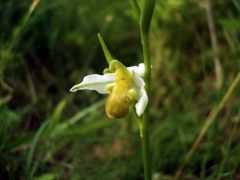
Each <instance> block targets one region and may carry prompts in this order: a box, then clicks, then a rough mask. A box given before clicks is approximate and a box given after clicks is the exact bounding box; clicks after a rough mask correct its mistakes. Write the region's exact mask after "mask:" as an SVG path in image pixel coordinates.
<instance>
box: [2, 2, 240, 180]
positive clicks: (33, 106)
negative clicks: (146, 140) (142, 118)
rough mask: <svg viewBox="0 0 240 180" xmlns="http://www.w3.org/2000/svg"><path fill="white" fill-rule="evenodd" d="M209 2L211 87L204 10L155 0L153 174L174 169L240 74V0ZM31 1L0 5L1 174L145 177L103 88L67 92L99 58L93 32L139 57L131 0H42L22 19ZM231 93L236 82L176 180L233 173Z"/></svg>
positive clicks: (129, 134)
mask: <svg viewBox="0 0 240 180" xmlns="http://www.w3.org/2000/svg"><path fill="white" fill-rule="evenodd" d="M212 3H213V4H212V11H213V12H212V13H213V17H214V22H215V25H216V32H215V33H216V37H217V39H218V46H219V49H220V54H219V57H220V63H221V67H222V71H223V83H222V86H221V88H220V89H217V88H216V86H215V81H216V75H215V67H214V61H213V58H214V54H213V50H212V47H211V41H210V34H209V30H208V25H207V19H206V12H205V11H204V9H203V8H202V7H201V6H200V5H199V4H196V3H193V2H189V1H184V0H179V1H178V3H175V1H170V0H168V1H160V0H159V1H158V2H157V7H156V11H155V14H154V19H153V23H152V29H151V36H150V41H151V54H152V56H153V62H152V66H153V69H152V71H153V73H152V78H153V81H152V86H153V88H152V92H151V93H152V97H153V99H152V105H151V109H150V114H151V121H150V132H151V136H150V142H151V151H152V161H151V163H152V165H153V177H154V178H155V179H173V178H174V176H175V174H176V172H177V171H178V170H179V168H180V167H182V166H183V163H184V162H185V161H184V159H185V158H186V156H187V154H188V153H189V152H191V147H192V145H193V144H194V142H196V139H197V137H198V136H199V134H200V133H201V132H203V131H204V129H203V127H204V125H205V123H206V122H208V121H207V118H208V117H209V115H210V114H211V111H212V109H215V108H214V107H218V105H219V104H220V103H221V101H222V100H223V98H224V96H226V92H227V90H228V89H229V87H230V86H231V83H232V82H233V81H234V79H235V78H236V77H237V74H239V71H240V60H239V55H240V53H239V52H240V51H239V46H238V44H239V42H238V41H239V33H240V31H239V30H240V28H239V27H240V26H239V23H238V21H239V17H240V13H239V4H240V2H239V1H237V0H232V1H218V2H215V1H214V2H213V1H212ZM31 4H32V1H30V0H25V1H22V2H21V3H19V2H18V1H16V0H11V1H5V2H1V3H0V5H1V6H0V29H1V33H0V80H1V81H0V122H1V126H0V151H1V153H0V179H24V177H25V179H27V178H29V179H143V167H142V157H141V144H140V141H139V132H138V127H137V124H136V122H135V121H134V118H132V116H133V115H131V114H129V116H128V117H127V118H125V119H121V120H110V119H108V118H107V117H106V115H105V112H104V100H103V99H102V98H103V97H102V96H100V95H98V94H97V93H95V92H89V91H83V92H81V93H77V94H70V93H69V89H70V87H72V85H74V84H76V82H80V81H81V79H82V78H83V77H84V76H85V75H86V74H89V73H102V72H101V70H102V69H104V68H105V67H107V63H106V62H105V60H104V55H103V53H102V50H101V47H100V44H99V43H98V37H97V34H98V33H101V35H102V36H103V37H104V40H105V41H106V43H107V44H108V46H109V47H110V48H111V50H112V54H113V56H114V57H117V58H119V59H120V60H121V61H123V63H125V64H126V65H136V64H137V63H139V62H140V61H142V55H141V54H139V52H141V46H140V45H139V44H140V36H139V30H138V27H137V24H136V17H135V16H134V14H133V13H132V12H131V7H130V4H129V2H128V1H109V0H103V1H101V3H99V2H98V1H97V0H89V1H77V0H71V1H66V0H59V1H40V3H39V4H38V6H36V8H35V9H34V11H32V13H31V15H30V16H28V19H27V20H25V21H24V19H25V18H26V15H27V14H28V12H29V8H30V6H31ZM63 12H64V13H63ZM23 22H25V23H23ZM12 42H14V46H10V45H11V44H12ZM9 47H11V48H9ZM239 91H240V85H239V83H236V86H235V88H234V89H233V91H232V92H231V94H230V95H229V96H228V99H227V101H224V106H221V108H220V109H219V110H218V111H217V113H216V115H215V117H214V118H212V119H214V121H211V123H210V124H209V126H208V128H207V129H205V131H204V136H202V138H201V141H199V143H197V148H196V149H194V151H192V153H191V158H189V160H188V161H187V162H186V163H185V164H184V168H181V178H182V179H196V178H200V179H237V178H238V177H239V169H240V158H239V153H240V145H239V143H238V142H239V138H240V136H239V134H238V132H239V128H240V127H239V123H238V122H239V118H240V111H239V107H240V94H239Z"/></svg>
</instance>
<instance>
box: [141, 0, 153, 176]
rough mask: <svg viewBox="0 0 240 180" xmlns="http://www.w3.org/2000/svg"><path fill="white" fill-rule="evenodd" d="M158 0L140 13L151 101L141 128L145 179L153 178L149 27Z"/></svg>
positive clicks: (146, 1)
mask: <svg viewBox="0 0 240 180" xmlns="http://www.w3.org/2000/svg"><path fill="white" fill-rule="evenodd" d="M155 3H156V0H144V1H143V7H142V11H141V15H140V33H141V43H142V49H143V58H144V66H145V72H144V81H145V90H146V92H147V95H148V97H149V102H148V105H147V107H146V110H145V112H144V114H143V117H142V129H141V142H142V154H143V165H144V178H145V180H151V179H152V172H151V162H150V143H149V119H150V118H149V110H150V108H149V105H150V104H151V103H150V99H151V98H150V97H151V96H150V92H151V56H150V43H149V29H150V24H151V20H152V15H153V11H154V7H155Z"/></svg>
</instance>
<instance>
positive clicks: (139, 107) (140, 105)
mask: <svg viewBox="0 0 240 180" xmlns="http://www.w3.org/2000/svg"><path fill="white" fill-rule="evenodd" d="M134 85H135V86H136V89H137V93H138V100H137V103H136V104H135V108H136V113H137V115H138V116H139V117H140V116H141V115H142V114H143V112H144V110H145V109H146V106H147V103H148V96H147V93H146V91H145V88H144V86H145V83H144V81H143V79H142V78H141V77H138V76H134Z"/></svg>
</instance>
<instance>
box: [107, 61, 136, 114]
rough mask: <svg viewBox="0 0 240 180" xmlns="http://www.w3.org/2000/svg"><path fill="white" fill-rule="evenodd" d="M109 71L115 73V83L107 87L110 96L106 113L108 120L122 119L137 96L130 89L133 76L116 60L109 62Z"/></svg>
mask: <svg viewBox="0 0 240 180" xmlns="http://www.w3.org/2000/svg"><path fill="white" fill-rule="evenodd" d="M109 69H110V70H111V71H115V83H114V84H112V85H109V86H108V87H107V90H108V91H109V92H110V94H109V96H108V97H107V100H106V104H105V109H106V113H107V115H108V116H109V117H110V118H122V117H124V116H126V115H127V114H128V111H129V106H130V105H131V104H132V102H133V99H136V96H137V95H136V94H137V93H136V91H135V90H134V89H132V79H133V75H132V74H131V73H130V72H129V71H128V70H127V68H126V67H125V66H124V65H123V64H121V63H120V62H119V61H117V60H113V61H112V62H111V64H110V67H109Z"/></svg>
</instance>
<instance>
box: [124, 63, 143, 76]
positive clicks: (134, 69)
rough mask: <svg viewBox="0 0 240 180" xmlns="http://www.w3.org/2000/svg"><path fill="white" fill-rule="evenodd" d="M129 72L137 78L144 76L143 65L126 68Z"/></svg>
mask: <svg viewBox="0 0 240 180" xmlns="http://www.w3.org/2000/svg"><path fill="white" fill-rule="evenodd" d="M127 69H128V70H129V71H131V72H133V73H134V74H136V75H137V76H141V77H143V76H144V64H143V63H141V64H139V65H138V66H131V67H128V68H127Z"/></svg>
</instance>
